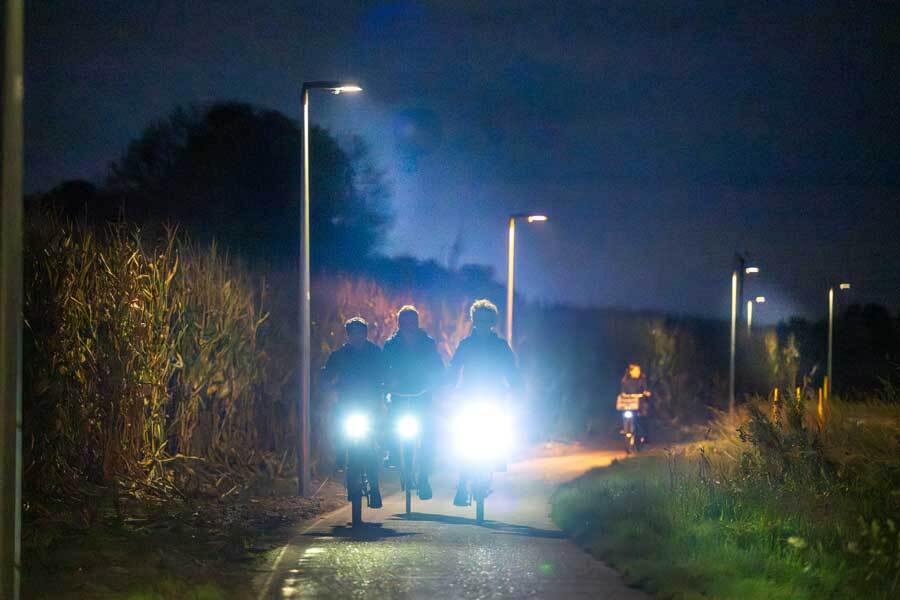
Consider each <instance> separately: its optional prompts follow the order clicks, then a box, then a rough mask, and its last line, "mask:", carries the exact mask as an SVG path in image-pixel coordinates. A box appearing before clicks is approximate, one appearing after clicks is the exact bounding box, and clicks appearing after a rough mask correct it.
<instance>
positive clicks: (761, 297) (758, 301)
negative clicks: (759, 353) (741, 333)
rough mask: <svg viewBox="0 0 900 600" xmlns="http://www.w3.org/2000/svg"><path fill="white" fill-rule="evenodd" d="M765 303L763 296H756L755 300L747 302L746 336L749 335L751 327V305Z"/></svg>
mask: <svg viewBox="0 0 900 600" xmlns="http://www.w3.org/2000/svg"><path fill="white" fill-rule="evenodd" d="M765 301H766V297H765V296H757V297H756V299H755V300H747V335H748V336H749V335H750V329H751V328H752V327H753V303H754V302H756V303H757V304H762V303H764V302H765Z"/></svg>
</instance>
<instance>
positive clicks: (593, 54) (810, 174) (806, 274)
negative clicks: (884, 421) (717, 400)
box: [26, 0, 900, 321]
mask: <svg viewBox="0 0 900 600" xmlns="http://www.w3.org/2000/svg"><path fill="white" fill-rule="evenodd" d="M744 4H747V5H748V6H742V5H744ZM26 17H27V25H26V28H27V47H26V51H27V54H26V127H27V129H26V136H27V137H26V144H27V148H26V150H27V157H26V158H27V160H26V185H27V189H28V190H29V191H39V190H47V189H49V188H51V187H52V186H54V185H55V184H57V183H59V182H60V181H62V180H64V179H68V178H76V177H79V178H88V179H94V180H100V179H102V177H103V175H104V173H105V168H106V164H107V162H108V161H109V160H111V159H114V158H116V157H117V156H118V155H119V153H120V152H121V151H122V150H123V149H124V147H125V145H126V143H127V142H128V141H129V140H131V139H132V138H134V137H136V136H137V135H138V134H139V133H140V131H141V130H142V129H143V128H144V127H145V126H146V125H147V124H148V123H149V122H151V121H152V120H154V119H157V118H160V117H163V116H165V115H166V114H167V113H168V112H169V111H170V110H171V109H172V108H174V107H175V106H176V105H179V104H184V103H190V102H206V101H212V100H220V99H237V100H243V101H249V102H253V103H256V104H259V105H262V106H266V107H271V108H275V109H278V110H281V111H283V112H285V113H287V114H289V115H291V116H297V115H298V102H299V93H298V92H299V87H300V82H301V81H303V80H304V79H307V80H312V79H332V78H347V79H352V80H355V81H358V82H359V83H360V84H361V85H362V86H363V87H364V88H365V92H364V93H363V94H359V95H355V96H354V95H347V96H341V97H332V96H329V95H326V94H321V95H317V96H315V97H314V98H313V100H312V119H313V120H314V121H315V122H317V123H319V124H322V125H325V126H327V127H329V128H330V129H332V130H333V131H334V133H336V134H337V135H338V136H339V137H340V136H345V135H348V134H359V135H361V136H362V137H363V138H364V139H366V140H367V141H368V142H369V143H370V145H371V146H372V149H373V151H374V153H375V155H376V157H377V160H378V161H379V163H380V164H381V166H382V167H384V168H385V170H386V171H387V173H388V177H389V179H390V180H391V182H392V187H393V202H394V209H395V212H396V215H397V219H396V225H395V227H394V229H393V231H392V232H391V235H390V238H389V240H388V243H387V246H386V248H385V250H386V251H388V252H389V253H392V254H413V255H415V256H418V257H422V258H436V259H438V260H440V261H445V260H447V258H448V256H449V255H450V248H451V247H452V246H453V243H454V240H456V239H457V237H459V238H460V239H461V240H462V248H463V253H462V257H461V258H462V262H478V263H485V264H490V265H493V266H494V267H495V268H497V271H498V273H499V274H500V276H501V277H502V276H503V275H502V274H503V273H504V265H505V238H504V235H505V222H506V217H507V215H508V214H509V213H511V212H519V211H528V210H535V211H540V212H546V213H548V214H549V215H550V216H551V219H552V220H551V222H549V223H547V224H543V225H533V226H524V227H523V228H522V229H520V232H521V235H520V238H519V242H520V245H519V249H520V254H519V258H520V262H519V265H520V270H519V271H518V278H517V282H518V283H519V285H520V289H521V290H523V291H524V293H525V294H526V295H527V296H528V297H529V298H533V299H544V300H564V301H569V302H575V303H578V304H596V305H615V306H624V307H640V308H647V307H652V308H660V309H666V310H674V311H681V312H690V313H697V314H703V315H709V316H721V317H725V316H727V314H728V298H729V293H730V292H729V277H730V270H731V266H732V257H733V254H734V252H735V251H736V250H738V251H742V252H747V253H749V254H750V255H751V256H752V257H753V259H754V261H755V262H756V263H757V264H759V266H760V267H761V268H762V271H763V272H762V274H761V276H760V277H759V278H758V279H755V280H754V281H752V282H751V283H750V284H749V286H750V287H749V288H748V291H749V293H750V294H752V295H756V294H764V295H765V296H767V297H768V299H769V302H768V303H767V304H766V306H764V307H761V308H760V309H759V310H758V311H757V312H756V315H757V317H758V318H760V319H762V320H766V321H772V320H777V319H779V318H784V317H786V316H788V315H789V314H793V313H800V314H804V315H806V316H809V317H819V316H821V315H822V314H823V313H824V310H825V285H826V281H827V280H828V279H829V278H839V279H849V280H850V281H852V282H853V284H854V290H853V291H852V292H851V295H850V297H849V298H847V299H846V300H847V301H858V302H865V301H881V302H884V303H888V304H890V305H891V306H892V307H893V308H897V307H898V305H900V300H898V299H900V294H898V290H900V261H898V259H900V232H898V224H900V201H898V200H900V5H898V3H895V2H865V3H859V4H851V3H848V2H844V1H841V2H831V1H821V0H820V1H815V2H796V3H788V2H772V3H765V2H751V3H745V2H730V1H726V0H712V1H705V2H641V1H635V0H626V1H616V2H579V1H566V2H548V1H546V0H543V1H539V2H528V1H523V0H513V1H499V2H498V1H490V2H485V1H484V0H477V1H470V0H452V1H446V2H427V3H416V2H398V3H387V2H337V1H328V2H324V1H321V2H288V1H281V2H276V1H270V2H254V1H250V0H241V1H231V0H228V1H221V0H220V1H209V2H199V1H198V2H187V1H182V2H140V3H139V2H94V3H91V2H87V1H85V2H77V3H76V2H51V1H45V2H29V3H27V15H26ZM423 232H427V234H423Z"/></svg>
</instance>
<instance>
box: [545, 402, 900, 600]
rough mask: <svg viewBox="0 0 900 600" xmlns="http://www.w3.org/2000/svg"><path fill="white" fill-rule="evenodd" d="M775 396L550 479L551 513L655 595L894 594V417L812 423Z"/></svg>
mask: <svg viewBox="0 0 900 600" xmlns="http://www.w3.org/2000/svg"><path fill="white" fill-rule="evenodd" d="M789 408H790V407H788V412H787V413H786V414H783V415H777V416H776V417H775V418H770V417H769V416H768V414H765V413H763V412H761V411H759V410H756V411H753V410H751V411H750V413H749V414H748V416H747V419H746V420H745V421H744V422H743V423H741V424H740V431H741V433H740V434H739V435H738V434H737V433H736V432H735V431H734V428H731V433H729V432H728V428H727V427H725V428H724V429H722V430H721V431H720V436H719V438H718V439H716V440H711V441H708V442H705V443H703V444H695V445H691V446H685V447H682V448H680V449H678V450H677V451H669V452H661V451H660V452H657V453H653V454H648V455H644V456H640V457H638V458H634V459H630V460H626V461H623V462H617V463H614V464H613V465H612V466H610V467H609V468H606V469H597V470H594V471H591V472H590V473H588V474H586V475H585V476H583V477H581V478H579V479H577V480H575V481H573V482H572V483H570V484H567V485H565V486H563V487H562V488H560V490H559V491H558V492H557V494H556V496H555V498H554V502H553V511H552V518H553V519H554V521H555V522H556V523H557V524H558V525H559V526H560V527H562V528H563V529H564V530H566V531H567V532H568V533H570V534H571V535H573V536H574V537H575V538H576V539H577V540H579V541H580V542H582V543H583V544H584V545H585V546H586V547H587V548H588V549H589V551H590V552H591V553H593V554H594V555H595V556H596V557H598V558H600V559H602V560H604V561H606V562H608V563H609V564H611V565H612V566H614V567H615V568H617V569H619V570H620V571H622V572H623V574H624V576H625V578H626V580H627V581H628V582H629V583H631V584H633V585H638V586H640V587H643V588H644V589H647V590H649V591H652V592H654V593H656V594H658V595H659V596H660V597H666V598H742V599H751V600H752V599H757V598H759V599H763V598H765V599H773V598H784V599H791V600H794V599H803V598H858V597H867V598H893V597H896V594H897V593H898V591H900V588H898V574H900V532H898V527H897V526H898V507H900V451H898V449H900V435H898V430H897V429H896V428H895V427H894V426H893V425H884V424H881V425H868V426H862V425H859V423H858V421H857V420H853V421H849V420H841V419H840V418H835V420H834V421H833V422H831V423H829V424H827V425H826V426H825V427H823V428H818V429H817V428H815V427H814V426H811V425H810V422H809V419H808V418H807V417H808V415H807V414H805V411H804V410H803V407H802V406H798V407H797V408H796V410H795V413H794V414H793V415H791V414H790V413H789ZM879 408H880V409H881V410H883V409H884V406H881V407H879ZM893 410H894V411H895V412H896V411H900V409H897V408H893ZM894 423H896V421H894Z"/></svg>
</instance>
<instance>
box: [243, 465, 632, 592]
mask: <svg viewBox="0 0 900 600" xmlns="http://www.w3.org/2000/svg"><path fill="white" fill-rule="evenodd" d="M616 456H617V455H616V453H613V452H584V453H578V454H574V455H570V456H563V457H553V458H540V459H533V460H529V461H525V462H519V463H515V464H514V465H511V467H510V470H509V472H508V473H505V474H500V475H498V476H497V477H496V478H495V483H494V490H495V491H494V493H493V494H492V495H491V496H490V497H489V498H488V500H487V503H486V508H485V517H486V519H488V521H487V522H485V524H484V525H482V526H477V525H475V522H474V518H475V508H474V506H473V507H470V508H457V507H454V506H453V505H452V504H451V502H452V493H451V492H452V488H453V481H452V480H451V479H449V478H448V479H441V480H438V481H436V482H435V483H436V485H435V486H434V487H435V490H434V492H435V497H434V499H433V500H430V501H428V502H422V501H419V500H418V498H414V499H413V511H414V512H413V514H412V515H410V516H409V517H406V516H405V515H404V514H403V496H402V495H401V494H394V495H392V496H389V497H386V498H385V499H384V508H382V509H381V510H377V511H376V510H369V509H367V508H363V519H364V520H365V521H366V523H367V525H366V527H365V529H364V531H363V532H362V533H359V534H356V533H354V532H353V531H352V530H351V528H350V527H349V526H348V521H349V519H350V508H349V505H348V506H347V507H346V508H344V509H341V510H339V511H336V512H333V513H331V514H330V515H326V516H325V517H323V518H322V519H320V520H319V521H317V522H316V523H314V524H313V525H312V526H307V528H306V529H304V530H302V532H301V533H300V534H299V535H298V536H297V538H296V539H295V540H294V541H293V542H292V543H291V544H290V545H288V546H287V547H286V548H284V549H283V550H282V551H281V552H280V553H279V555H278V556H277V558H276V561H275V564H274V568H273V570H272V571H271V572H268V573H264V574H263V575H262V576H261V577H260V578H259V581H258V589H259V590H260V595H259V598H261V599H270V598H278V599H281V598H366V599H369V600H374V599H380V598H573V597H582V598H615V599H620V598H621V599H638V598H647V596H646V595H644V594H643V593H641V592H638V591H636V590H632V589H630V588H628V587H626V586H625V585H624V584H623V583H622V581H621V578H620V577H619V576H618V575H617V574H616V573H615V572H614V571H612V570H611V569H609V568H608V567H606V566H604V565H603V564H602V563H600V562H598V561H596V560H594V559H593V558H591V557H590V556H589V555H588V554H587V553H585V552H584V551H583V550H581V549H580V548H579V547H578V546H576V545H575V544H573V543H572V542H570V541H568V540H567V539H566V538H565V537H564V536H563V534H562V533H560V532H559V531H558V530H557V529H556V527H554V526H553V524H552V523H551V521H550V518H549V517H548V512H549V510H550V505H549V499H550V494H551V493H552V492H553V490H554V489H555V487H556V486H557V485H558V484H559V483H560V482H563V481H566V480H569V479H572V478H574V477H576V476H578V475H579V474H581V473H583V472H584V471H586V470H587V469H590V468H591V467H595V466H603V465H607V464H609V462H610V460H612V459H613V458H615V457H616Z"/></svg>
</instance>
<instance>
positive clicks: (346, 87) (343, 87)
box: [331, 85, 362, 95]
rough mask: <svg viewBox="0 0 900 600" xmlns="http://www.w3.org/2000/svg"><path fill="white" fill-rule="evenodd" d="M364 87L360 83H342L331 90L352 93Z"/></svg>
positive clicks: (332, 91) (334, 92) (336, 92)
mask: <svg viewBox="0 0 900 600" xmlns="http://www.w3.org/2000/svg"><path fill="white" fill-rule="evenodd" d="M361 91H362V88H361V87H359V86H358V85H341V86H338V87H336V88H334V89H332V90H331V93H333V94H335V95H337V94H345V93H346V94H350V93H353V92H361Z"/></svg>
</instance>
